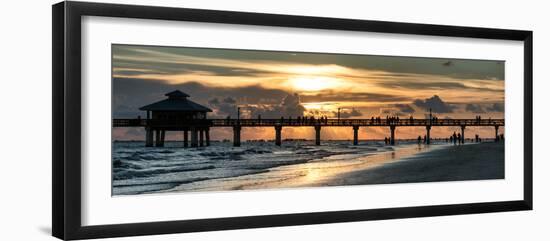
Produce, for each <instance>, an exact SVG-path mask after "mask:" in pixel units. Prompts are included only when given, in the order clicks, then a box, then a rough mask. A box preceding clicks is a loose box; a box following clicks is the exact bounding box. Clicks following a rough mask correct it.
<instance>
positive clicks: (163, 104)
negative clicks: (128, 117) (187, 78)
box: [139, 90, 212, 112]
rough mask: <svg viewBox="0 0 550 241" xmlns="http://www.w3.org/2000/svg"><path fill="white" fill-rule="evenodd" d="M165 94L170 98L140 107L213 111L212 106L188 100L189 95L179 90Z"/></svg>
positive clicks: (162, 109)
mask: <svg viewBox="0 0 550 241" xmlns="http://www.w3.org/2000/svg"><path fill="white" fill-rule="evenodd" d="M165 96H168V99H165V100H161V101H159V102H155V103H153V104H149V105H146V106H143V107H141V108H139V109H140V110H149V111H185V112H212V110H211V109H210V108H208V107H205V106H202V105H200V104H197V103H195V102H193V101H190V100H188V99H187V97H189V95H188V94H186V93H183V92H181V91H179V90H175V91H172V92H170V93H166V94H165Z"/></svg>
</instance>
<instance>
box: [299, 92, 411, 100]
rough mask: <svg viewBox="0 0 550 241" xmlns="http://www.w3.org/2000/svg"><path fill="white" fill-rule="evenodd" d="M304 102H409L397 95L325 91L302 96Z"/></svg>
mask: <svg viewBox="0 0 550 241" xmlns="http://www.w3.org/2000/svg"><path fill="white" fill-rule="evenodd" d="M302 100H303V101H304V102H325V101H372V102H395V101H407V100H410V99H409V98H407V97H403V96H397V95H387V94H378V93H350V92H340V93H334V92H332V91H326V92H323V93H320V94H316V95H305V96H302Z"/></svg>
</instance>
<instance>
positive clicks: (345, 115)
mask: <svg viewBox="0 0 550 241" xmlns="http://www.w3.org/2000/svg"><path fill="white" fill-rule="evenodd" d="M334 113H335V114H334V115H335V116H337V114H338V112H334ZM362 115H363V113H361V111H358V110H357V109H351V111H348V112H346V111H340V118H350V117H358V116H362Z"/></svg>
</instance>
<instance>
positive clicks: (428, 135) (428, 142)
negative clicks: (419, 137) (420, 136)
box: [426, 126, 432, 145]
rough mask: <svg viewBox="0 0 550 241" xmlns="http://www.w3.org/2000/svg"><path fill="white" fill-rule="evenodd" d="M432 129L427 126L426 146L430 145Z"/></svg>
mask: <svg viewBox="0 0 550 241" xmlns="http://www.w3.org/2000/svg"><path fill="white" fill-rule="evenodd" d="M431 129H432V126H426V145H429V144H430V139H431V138H430V130H431Z"/></svg>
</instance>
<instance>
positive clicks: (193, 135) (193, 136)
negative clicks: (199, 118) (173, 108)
mask: <svg viewBox="0 0 550 241" xmlns="http://www.w3.org/2000/svg"><path fill="white" fill-rule="evenodd" d="M198 135H199V133H197V128H196V127H191V147H197V146H199V143H198V139H199V138H198Z"/></svg>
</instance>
